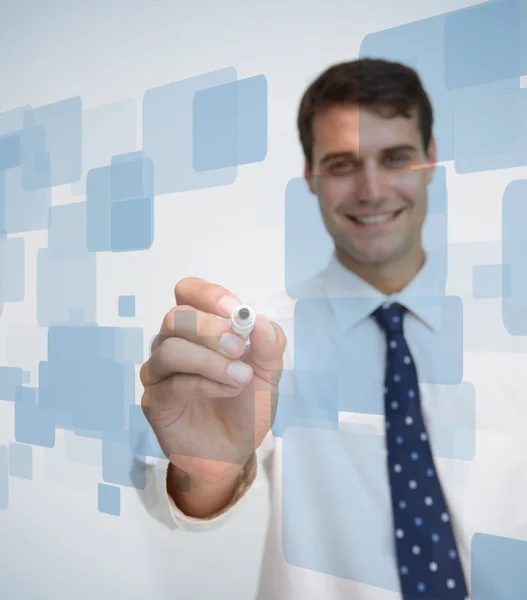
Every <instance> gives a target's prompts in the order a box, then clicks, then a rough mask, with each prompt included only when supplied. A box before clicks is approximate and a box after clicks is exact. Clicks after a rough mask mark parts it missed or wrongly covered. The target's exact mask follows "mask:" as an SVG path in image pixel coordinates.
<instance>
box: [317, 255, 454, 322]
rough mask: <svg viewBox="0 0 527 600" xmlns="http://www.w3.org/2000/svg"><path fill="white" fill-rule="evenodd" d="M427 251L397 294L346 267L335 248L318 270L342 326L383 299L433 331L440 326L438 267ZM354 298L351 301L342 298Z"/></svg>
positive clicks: (365, 315) (441, 283) (363, 316)
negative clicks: (412, 315) (409, 279)
mask: <svg viewBox="0 0 527 600" xmlns="http://www.w3.org/2000/svg"><path fill="white" fill-rule="evenodd" d="M437 267H438V265H437V262H436V261H435V260H434V259H433V257H432V256H431V255H430V254H428V253H427V254H426V260H425V264H424V265H423V267H422V268H421V270H420V271H419V272H418V273H417V275H416V276H415V277H414V278H413V279H412V280H411V281H410V282H409V283H408V285H407V286H406V287H405V288H404V289H403V290H401V291H400V292H399V293H397V294H391V295H388V296H387V295H385V294H382V293H381V292H380V291H379V290H377V289H376V288H374V287H373V286H371V285H370V284H368V283H366V281H364V280H363V279H361V278H360V277H359V276H357V275H355V273H353V272H352V271H350V270H349V269H347V268H346V267H345V266H344V265H343V264H342V263H341V262H340V261H339V260H338V258H337V256H336V254H335V252H333V255H332V257H331V259H330V261H329V263H328V265H327V267H326V269H325V270H324V271H323V272H322V281H323V285H324V289H325V292H326V295H327V297H328V300H329V302H330V304H331V307H332V309H333V312H334V314H335V316H336V318H337V321H338V323H339V326H340V328H341V329H342V330H347V329H349V328H351V327H355V326H356V325H358V323H359V322H360V321H362V320H364V319H366V318H368V317H369V316H370V315H371V313H372V312H373V311H375V310H376V309H377V308H378V307H379V306H381V305H382V304H384V303H385V302H399V303H401V304H402V305H403V306H405V307H406V308H407V309H408V310H409V311H410V312H412V313H413V314H414V315H415V316H416V317H418V318H419V319H420V320H421V321H423V322H424V323H425V325H427V326H428V327H429V328H430V329H432V330H433V331H438V330H439V328H440V326H441V296H443V295H444V294H442V293H441V289H442V286H444V281H441V277H440V273H441V269H438V268H437ZM343 299H348V300H349V299H354V300H355V301H354V302H343V301H342V300H343Z"/></svg>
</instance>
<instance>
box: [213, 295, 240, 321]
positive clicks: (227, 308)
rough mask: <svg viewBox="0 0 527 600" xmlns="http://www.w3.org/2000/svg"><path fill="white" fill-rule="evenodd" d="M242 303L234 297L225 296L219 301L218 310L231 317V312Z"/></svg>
mask: <svg viewBox="0 0 527 600" xmlns="http://www.w3.org/2000/svg"><path fill="white" fill-rule="evenodd" d="M239 304H241V301H240V300H238V298H235V297H234V296H223V297H222V298H220V299H219V300H218V303H217V305H216V306H217V307H218V309H219V310H220V311H221V312H222V313H224V314H225V316H228V317H230V316H231V312H232V311H233V310H234V309H235V308H236V307H237V306H238V305H239Z"/></svg>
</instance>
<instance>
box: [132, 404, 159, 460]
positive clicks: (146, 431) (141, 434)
mask: <svg viewBox="0 0 527 600" xmlns="http://www.w3.org/2000/svg"><path fill="white" fill-rule="evenodd" d="M130 450H131V452H133V454H135V455H136V456H153V457H157V458H166V456H165V455H164V453H163V451H162V450H161V447H160V446H159V442H158V440H157V438H156V435H155V433H154V432H153V430H152V427H151V426H150V423H149V422H148V421H147V419H146V416H145V414H144V412H143V408H142V407H141V406H138V405H136V404H134V405H133V406H130Z"/></svg>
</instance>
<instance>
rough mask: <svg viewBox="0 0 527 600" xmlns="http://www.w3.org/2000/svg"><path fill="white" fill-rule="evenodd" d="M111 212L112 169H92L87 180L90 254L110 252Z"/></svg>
mask: <svg viewBox="0 0 527 600" xmlns="http://www.w3.org/2000/svg"><path fill="white" fill-rule="evenodd" d="M111 212H112V198H111V167H101V168H100V169H92V170H91V171H89V172H88V176H87V178H86V221H87V224H86V226H87V244H88V250H89V251H90V252H102V251H104V250H110V247H111V239H110V238H111Z"/></svg>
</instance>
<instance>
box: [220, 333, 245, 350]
mask: <svg viewBox="0 0 527 600" xmlns="http://www.w3.org/2000/svg"><path fill="white" fill-rule="evenodd" d="M220 348H221V349H222V350H225V352H227V354H240V352H242V350H243V349H244V348H245V344H244V343H243V340H242V339H241V338H239V337H237V336H235V335H232V334H228V333H224V334H223V335H222V336H221V337H220Z"/></svg>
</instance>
